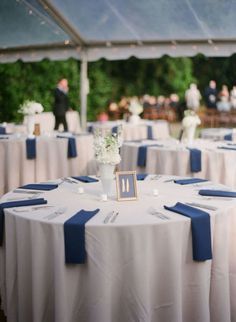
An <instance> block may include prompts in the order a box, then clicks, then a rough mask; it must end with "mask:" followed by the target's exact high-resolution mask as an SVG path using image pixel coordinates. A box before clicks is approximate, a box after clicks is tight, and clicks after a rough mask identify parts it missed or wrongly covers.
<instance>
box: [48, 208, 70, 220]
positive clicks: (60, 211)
mask: <svg viewBox="0 0 236 322" xmlns="http://www.w3.org/2000/svg"><path fill="white" fill-rule="evenodd" d="M66 209H67V208H66V207H63V208H59V209H58V210H56V211H54V212H52V213H51V214H49V215H47V216H46V217H44V218H43V219H47V220H51V219H54V218H56V217H58V216H60V215H62V214H64V213H65V211H66Z"/></svg>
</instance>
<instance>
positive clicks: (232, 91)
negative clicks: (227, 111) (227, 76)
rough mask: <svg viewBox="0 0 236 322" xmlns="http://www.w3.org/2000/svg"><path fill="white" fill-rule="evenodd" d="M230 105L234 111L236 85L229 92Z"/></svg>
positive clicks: (235, 105) (235, 106)
mask: <svg viewBox="0 0 236 322" xmlns="http://www.w3.org/2000/svg"><path fill="white" fill-rule="evenodd" d="M230 103H231V107H232V108H233V109H236V85H234V86H233V88H232V89H231V91H230Z"/></svg>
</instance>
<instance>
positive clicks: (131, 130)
mask: <svg viewBox="0 0 236 322" xmlns="http://www.w3.org/2000/svg"><path fill="white" fill-rule="evenodd" d="M117 125H122V128H123V139H124V140H141V139H147V137H148V136H147V127H148V126H151V127H152V134H153V138H154V139H166V138H169V137H170V130H169V124H168V122H167V121H163V120H160V121H155V122H154V121H146V120H141V121H140V123H139V124H131V123H127V122H124V121H121V120H120V121H108V122H89V123H88V128H89V127H92V128H94V129H97V128H98V129H101V130H104V131H106V130H111V129H112V128H113V127H114V126H117Z"/></svg>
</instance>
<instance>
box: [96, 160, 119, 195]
mask: <svg viewBox="0 0 236 322" xmlns="http://www.w3.org/2000/svg"><path fill="white" fill-rule="evenodd" d="M114 170H115V166H114V165H112V164H109V163H99V173H100V179H101V183H102V189H103V193H104V194H106V195H107V196H110V195H111V190H112V183H113V179H114Z"/></svg>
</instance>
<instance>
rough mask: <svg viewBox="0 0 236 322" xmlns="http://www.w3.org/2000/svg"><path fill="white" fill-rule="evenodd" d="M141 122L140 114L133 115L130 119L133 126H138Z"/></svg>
mask: <svg viewBox="0 0 236 322" xmlns="http://www.w3.org/2000/svg"><path fill="white" fill-rule="evenodd" d="M139 122H140V116H139V115H138V114H132V115H131V116H130V117H129V123H131V124H138V123H139Z"/></svg>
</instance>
